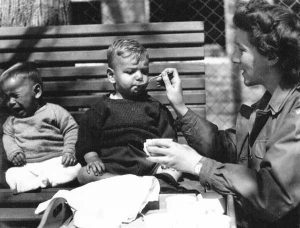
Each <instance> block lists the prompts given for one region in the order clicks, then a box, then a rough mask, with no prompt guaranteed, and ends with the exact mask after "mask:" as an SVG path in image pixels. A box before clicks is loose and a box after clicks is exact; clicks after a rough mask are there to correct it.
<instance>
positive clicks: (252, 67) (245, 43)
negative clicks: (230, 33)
mask: <svg viewBox="0 0 300 228" xmlns="http://www.w3.org/2000/svg"><path fill="white" fill-rule="evenodd" d="M235 45H236V47H235V52H234V54H233V57H232V61H233V62H234V63H236V64H238V65H239V69H240V70H241V74H242V76H243V78H244V84H245V85H246V86H253V85H264V84H265V82H266V81H267V80H266V77H267V75H268V73H269V65H268V64H269V63H268V58H267V57H265V56H263V55H261V54H260V53H259V52H258V51H257V49H256V47H254V46H253V45H252V44H250V42H249V39H248V33H247V32H245V31H243V30H241V29H237V30H236V36H235Z"/></svg>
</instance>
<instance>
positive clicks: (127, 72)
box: [124, 70, 134, 74]
mask: <svg viewBox="0 0 300 228" xmlns="http://www.w3.org/2000/svg"><path fill="white" fill-rule="evenodd" d="M124 72H125V73H126V74H133V73H134V71H133V70H126V71H124Z"/></svg>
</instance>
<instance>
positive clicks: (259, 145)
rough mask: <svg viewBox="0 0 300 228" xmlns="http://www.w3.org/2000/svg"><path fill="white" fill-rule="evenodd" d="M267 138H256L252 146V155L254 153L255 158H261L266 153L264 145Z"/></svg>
mask: <svg viewBox="0 0 300 228" xmlns="http://www.w3.org/2000/svg"><path fill="white" fill-rule="evenodd" d="M267 142H268V140H266V139H264V140H256V141H255V143H254V145H253V147H252V150H251V151H252V155H254V156H255V157H256V158H257V159H263V157H264V156H265V154H266V145H267Z"/></svg>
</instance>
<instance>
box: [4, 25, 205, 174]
mask: <svg viewBox="0 0 300 228" xmlns="http://www.w3.org/2000/svg"><path fill="white" fill-rule="evenodd" d="M119 38H132V39H136V40H138V41H139V42H140V43H142V44H143V45H144V46H145V47H146V48H147V49H148V51H149V56H150V76H155V75H158V74H160V72H161V71H162V70H163V69H164V68H166V67H176V68H177V69H178V71H179V74H180V76H181V78H182V84H183V88H184V92H183V93H184V97H185V102H186V103H187V104H188V105H189V106H190V107H191V108H192V109H193V110H194V111H196V112H197V113H199V115H201V116H205V81H204V65H203V63H201V61H200V60H203V58H204V48H203V44H204V26H203V22H200V21H195V22H163V23H147V24H111V25H71V26H49V27H1V28H0V69H1V70H4V69H6V68H7V67H9V66H11V65H12V64H14V63H16V62H19V61H33V62H35V63H37V64H38V67H39V69H40V72H41V75H42V77H43V81H44V90H45V92H44V94H45V96H46V100H47V101H49V102H52V103H57V104H60V105H62V106H63V107H65V108H66V109H68V110H69V111H70V112H71V113H72V115H73V116H74V117H75V119H76V120H78V119H79V118H80V115H81V114H82V113H83V112H84V111H85V110H86V109H87V108H89V107H90V105H91V104H93V103H95V101H96V100H97V98H98V97H99V95H103V94H105V93H107V92H108V91H111V90H112V89H113V88H112V85H111V84H110V83H109V82H108V80H107V78H106V69H107V64H106V62H107V60H106V51H107V48H108V46H109V45H110V44H111V43H112V42H113V41H114V40H116V39H119ZM153 84H155V83H153ZM148 89H149V94H150V95H152V96H153V97H154V98H156V99H158V100H159V101H161V102H162V103H163V104H166V105H168V100H167V97H166V95H165V91H164V88H159V87H157V86H156V85H151V86H149V87H148ZM0 165H1V163H0ZM0 172H1V167H0Z"/></svg>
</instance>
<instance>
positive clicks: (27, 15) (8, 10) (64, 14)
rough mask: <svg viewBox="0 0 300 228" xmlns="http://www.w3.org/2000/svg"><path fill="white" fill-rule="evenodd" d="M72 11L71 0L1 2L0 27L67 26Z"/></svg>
mask: <svg viewBox="0 0 300 228" xmlns="http://www.w3.org/2000/svg"><path fill="white" fill-rule="evenodd" d="M70 9H71V8H70V0H0V25H1V26H3V27H4V26H45V25H67V24H70V19H71V18H70V15H71V14H70Z"/></svg>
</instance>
